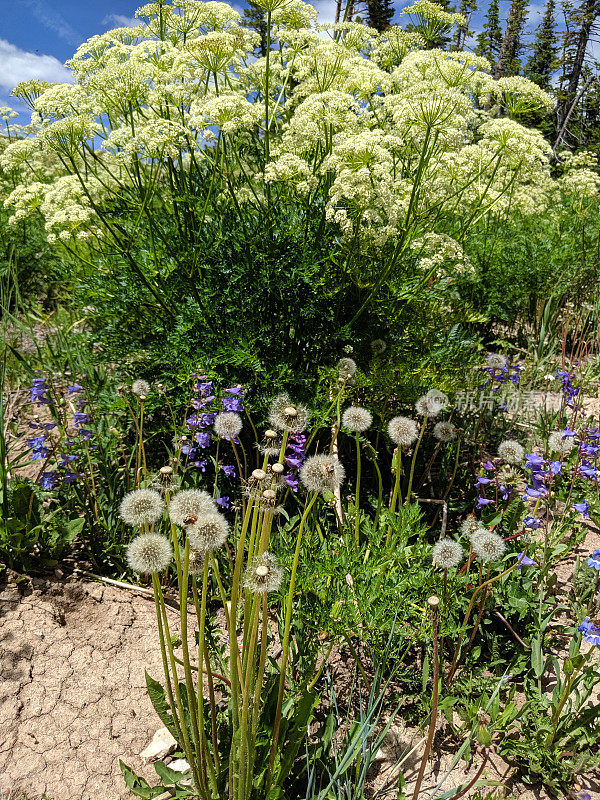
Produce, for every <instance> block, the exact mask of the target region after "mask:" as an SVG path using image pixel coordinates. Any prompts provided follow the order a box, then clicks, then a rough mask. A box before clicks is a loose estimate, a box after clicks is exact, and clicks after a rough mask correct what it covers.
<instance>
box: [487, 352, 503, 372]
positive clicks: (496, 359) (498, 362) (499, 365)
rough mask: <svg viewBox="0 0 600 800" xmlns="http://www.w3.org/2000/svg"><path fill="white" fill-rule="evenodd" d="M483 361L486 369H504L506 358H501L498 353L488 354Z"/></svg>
mask: <svg viewBox="0 0 600 800" xmlns="http://www.w3.org/2000/svg"><path fill="white" fill-rule="evenodd" d="M485 360H486V362H487V365H488V367H491V368H492V369H504V367H505V366H506V356H503V355H501V354H500V353H489V354H488V355H487V356H486V359H485Z"/></svg>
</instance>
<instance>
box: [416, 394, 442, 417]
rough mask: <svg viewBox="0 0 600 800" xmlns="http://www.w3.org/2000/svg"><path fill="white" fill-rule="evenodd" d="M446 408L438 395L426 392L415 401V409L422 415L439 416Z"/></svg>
mask: <svg viewBox="0 0 600 800" xmlns="http://www.w3.org/2000/svg"><path fill="white" fill-rule="evenodd" d="M443 409H444V404H443V403H442V402H441V401H440V399H439V398H438V397H436V396H432V397H430V396H429V395H427V394H424V395H423V397H419V399H418V400H417V402H416V403H415V410H416V412H417V414H419V415H420V416H421V417H430V418H431V417H437V415H438V414H439V413H440V412H441V411H442V410H443Z"/></svg>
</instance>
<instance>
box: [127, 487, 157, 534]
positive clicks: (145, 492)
mask: <svg viewBox="0 0 600 800" xmlns="http://www.w3.org/2000/svg"><path fill="white" fill-rule="evenodd" d="M163 507H164V504H163V501H162V498H161V496H160V494H159V493H158V492H155V491H154V489H134V490H133V491H132V492H129V493H128V494H126V495H125V497H124V498H123V500H122V501H121V506H120V508H119V516H120V517H121V519H122V520H123V522H124V523H125V524H126V525H137V526H138V527H142V526H144V525H152V523H153V522H156V520H157V519H159V518H160V516H161V514H162V512H163Z"/></svg>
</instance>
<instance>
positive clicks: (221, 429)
mask: <svg viewBox="0 0 600 800" xmlns="http://www.w3.org/2000/svg"><path fill="white" fill-rule="evenodd" d="M213 427H214V429H215V433H216V434H217V436H220V437H221V439H235V438H236V436H239V434H240V432H241V430H242V418H241V417H240V415H239V414H236V413H235V412H234V411H222V412H221V413H220V414H217V416H216V417H215V423H214V426H213Z"/></svg>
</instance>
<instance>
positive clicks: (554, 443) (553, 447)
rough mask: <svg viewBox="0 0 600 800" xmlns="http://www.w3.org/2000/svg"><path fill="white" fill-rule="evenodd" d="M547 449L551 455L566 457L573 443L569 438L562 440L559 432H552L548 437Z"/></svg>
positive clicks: (573, 445)
mask: <svg viewBox="0 0 600 800" xmlns="http://www.w3.org/2000/svg"><path fill="white" fill-rule="evenodd" d="M548 447H549V448H550V452H551V453H558V454H559V455H561V456H566V455H567V453H569V452H570V451H571V450H572V449H573V448H574V447H575V442H574V441H573V439H571V438H570V437H567V438H566V439H564V438H563V435H562V433H561V432H560V431H553V432H552V433H551V434H550V436H549V437H548Z"/></svg>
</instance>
